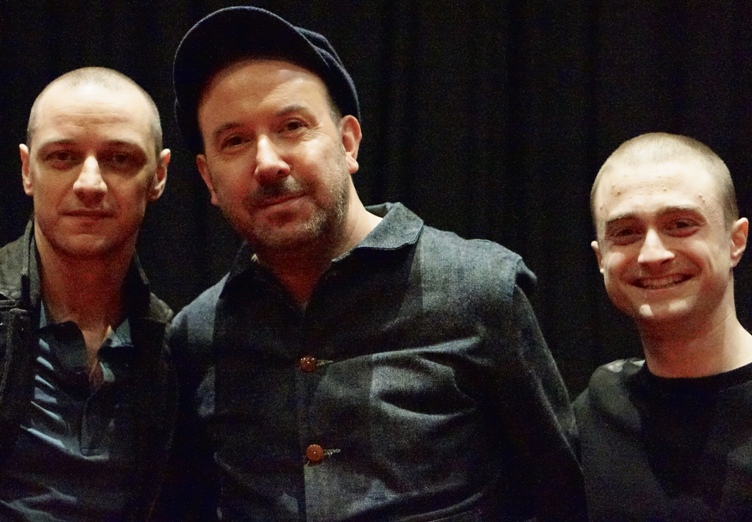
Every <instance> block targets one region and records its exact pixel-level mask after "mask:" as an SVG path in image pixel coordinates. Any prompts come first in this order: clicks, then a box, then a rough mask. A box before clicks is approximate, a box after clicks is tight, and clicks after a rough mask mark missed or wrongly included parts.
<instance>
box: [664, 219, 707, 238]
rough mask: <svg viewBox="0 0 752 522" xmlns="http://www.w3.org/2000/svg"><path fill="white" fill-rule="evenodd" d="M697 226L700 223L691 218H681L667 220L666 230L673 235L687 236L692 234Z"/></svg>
mask: <svg viewBox="0 0 752 522" xmlns="http://www.w3.org/2000/svg"><path fill="white" fill-rule="evenodd" d="M699 226H700V224H699V223H698V222H696V221H694V220H692V219H688V218H681V219H674V220H671V221H669V222H668V224H667V225H666V230H667V231H668V232H669V233H670V234H671V235H674V236H688V235H690V234H693V233H694V232H695V231H696V230H697V229H698V228H699Z"/></svg>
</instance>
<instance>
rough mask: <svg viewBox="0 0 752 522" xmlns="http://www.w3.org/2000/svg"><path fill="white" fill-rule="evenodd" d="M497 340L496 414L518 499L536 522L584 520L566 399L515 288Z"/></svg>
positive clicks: (535, 324)
mask: <svg viewBox="0 0 752 522" xmlns="http://www.w3.org/2000/svg"><path fill="white" fill-rule="evenodd" d="M504 315H505V316H506V317H505V318H503V319H502V325H503V326H502V327H501V329H500V331H499V332H498V338H496V339H491V342H492V343H498V344H499V345H500V346H498V348H499V353H502V354H504V356H503V360H502V363H501V364H499V367H498V369H497V372H498V373H497V375H498V380H497V383H496V385H497V389H496V393H497V394H498V409H499V412H500V416H501V421H502V424H503V428H504V433H505V434H506V435H507V436H508V437H509V443H510V444H511V446H512V449H513V451H512V455H513V458H514V459H516V460H517V462H515V469H516V470H517V472H518V473H517V475H518V476H517V477H515V478H517V479H518V480H513V481H511V483H512V485H513V486H516V487H520V488H524V490H523V491H525V492H530V494H528V495H526V494H524V493H523V491H520V497H519V498H526V497H527V498H528V501H529V503H530V508H531V509H530V511H531V512H533V513H535V514H536V516H537V520H539V521H544V520H547V521H570V520H571V521H575V520H586V519H587V516H586V509H585V493H584V485H583V477H582V470H581V468H580V465H579V463H578V460H577V458H576V454H575V449H574V444H575V438H576V426H575V421H574V415H573V412H572V408H571V404H570V401H569V395H568V392H567V389H566V387H565V385H564V382H563V380H562V378H561V375H560V374H559V371H558V369H557V367H556V363H555V362H554V359H553V357H552V355H551V352H550V351H549V349H548V346H547V345H546V342H545V340H544V339H543V335H542V333H541V331H540V328H539V326H538V322H537V320H536V318H535V314H534V313H533V310H532V307H531V306H530V303H529V301H528V299H527V297H526V295H525V293H524V292H523V291H522V289H521V288H520V287H519V286H515V287H514V290H513V293H512V296H511V303H510V306H509V308H508V310H506V313H505V314H504Z"/></svg>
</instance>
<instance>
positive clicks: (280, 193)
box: [248, 176, 305, 206]
mask: <svg viewBox="0 0 752 522" xmlns="http://www.w3.org/2000/svg"><path fill="white" fill-rule="evenodd" d="M302 192H305V187H304V186H303V184H302V183H300V182H299V181H297V180H296V179H294V178H292V177H290V176H288V177H286V178H284V179H282V180H280V181H279V182H277V183H269V184H265V185H261V186H259V187H258V188H257V189H256V190H254V191H253V192H252V193H251V194H250V195H249V196H248V202H249V203H250V204H251V205H253V206H263V205H264V204H265V203H267V202H269V201H272V200H276V199H280V198H285V197H288V196H295V195H299V194H301V193H302Z"/></svg>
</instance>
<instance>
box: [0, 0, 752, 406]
mask: <svg viewBox="0 0 752 522" xmlns="http://www.w3.org/2000/svg"><path fill="white" fill-rule="evenodd" d="M227 5H232V3H231V2H227V1H208V0H207V1H198V0H192V1H190V0H184V1H177V0H173V1H169V2H162V1H158V0H157V1H154V0H152V1H143V0H131V1H117V0H108V1H104V0H103V1H101V2H94V1H84V0H66V1H65V2H60V1H47V2H44V1H37V2H33V1H32V2H29V1H20V0H18V1H12V0H11V1H9V0H0V75H1V76H0V88H1V90H0V93H1V94H0V161H1V162H2V163H1V164H0V168H1V169H2V176H3V181H2V184H1V185H0V187H1V189H0V242H2V243H5V242H7V241H9V240H11V239H13V238H15V237H17V236H18V235H20V234H21V232H22V230H23V227H24V225H25V222H26V220H27V217H28V215H29V212H30V209H31V206H30V202H29V201H28V198H26V196H25V195H24V194H23V191H22V189H21V181H20V162H19V160H18V144H19V143H21V142H23V141H25V128H26V121H27V118H28V111H29V109H30V107H31V104H32V102H33V101H34V98H35V97H36V95H37V94H38V93H39V91H40V90H41V89H42V88H43V87H44V86H45V85H46V84H47V83H48V82H49V81H51V80H52V79H53V78H55V77H56V76H58V75H60V74H62V73H63V72H66V71H68V70H71V69H74V68H77V67H81V66H86V65H101V66H107V67H112V68H114V69H118V70H120V71H122V72H123V73H125V74H127V75H129V76H131V77H132V78H133V79H135V80H136V81H137V82H139V83H140V84H141V85H142V86H143V87H144V88H145V89H146V90H147V91H149V92H150V93H151V94H152V96H153V97H154V99H155V101H156V102H157V105H158V106H159V108H160V110H161V113H162V118H163V126H164V129H165V145H166V146H167V147H169V148H171V149H172V151H173V160H172V163H171V166H170V170H169V178H168V185H167V190H166V193H165V195H164V196H163V197H162V199H161V200H160V201H158V202H157V203H155V204H154V205H152V207H151V208H150V210H149V212H148V214H147V219H146V223H145V225H144V228H143V231H142V234H141V237H140V241H139V251H140V255H141V258H142V261H143V263H144V266H145V268H146V270H147V272H148V274H149V277H150V279H151V281H152V286H153V288H154V290H155V291H156V292H157V293H158V294H159V295H160V296H161V297H163V298H164V299H165V300H166V301H167V302H168V303H170V304H171V305H172V306H173V307H174V308H175V309H176V310H178V309H180V308H181V307H182V306H184V305H185V304H187V303H188V302H189V301H190V300H191V299H193V298H194V297H195V296H196V295H198V293H199V292H200V291H201V290H203V289H204V288H206V287H208V286H209V285H210V284H212V283H213V282H215V281H216V280H217V279H218V278H219V277H220V276H221V275H222V274H223V273H224V271H225V270H226V269H227V268H228V266H229V264H230V262H231V261H232V258H233V256H234V253H235V250H236V247H237V245H238V239H237V237H236V236H235V234H234V233H233V232H232V231H231V229H230V228H229V226H228V225H226V224H225V222H224V220H223V218H222V217H221V215H220V214H219V212H218V211H217V210H216V209H214V208H213V207H212V206H211V205H210V203H209V198H208V195H207V192H206V189H205V188H204V186H203V183H202V182H201V180H200V177H199V176H198V173H197V171H196V169H195V166H194V162H193V158H192V157H191V156H190V154H189V153H188V151H187V150H186V148H185V147H184V145H183V143H182V142H181V140H180V137H179V135H178V133H177V129H176V126H175V124H174V120H173V118H174V117H173V112H172V87H171V75H170V72H171V63H172V56H173V53H174V51H175V48H176V46H177V44H178V42H179V40H180V38H181V37H182V35H183V34H184V33H185V32H186V31H187V30H188V28H189V27H191V25H192V24H193V23H195V22H196V21H197V20H199V19H200V18H201V17H202V16H204V15H206V14H208V13H209V12H211V11H213V10H215V9H217V8H220V7H225V6H227ZM255 5H258V6H260V7H266V8H268V9H271V10H273V11H276V12H277V13H278V14H280V15H282V16H284V17H286V18H288V19H289V20H290V21H292V22H293V23H297V24H298V25H302V26H304V27H308V28H311V29H315V30H318V31H321V32H323V33H324V34H326V35H327V36H328V37H329V39H330V40H331V41H332V42H333V43H334V45H335V47H336V48H337V50H338V52H339V54H340V56H341V57H342V59H343V60H344V62H345V64H347V66H348V68H349V70H350V72H351V74H352V76H353V77H354V79H355V81H356V84H357V85H358V88H359V92H360V98H361V103H362V106H363V111H362V112H363V114H362V121H361V124H362V127H363V131H364V141H363V144H362V148H361V154H360V158H359V159H360V164H361V169H360V172H358V173H357V174H356V177H355V183H356V186H357V187H358V189H359V192H360V194H361V197H362V198H363V200H364V201H365V202H366V203H367V204H370V203H379V202H382V201H402V202H403V203H405V204H406V205H407V206H408V207H410V208H411V209H412V210H414V211H416V212H417V213H418V214H419V215H421V216H422V217H423V219H424V220H425V221H426V222H427V223H428V224H429V225H433V226H436V227H439V228H444V229H448V230H452V231H455V232H457V233H458V234H460V235H462V236H464V237H478V238H487V239H491V240H494V241H498V242H500V243H502V244H504V245H506V246H508V247H509V248H511V249H513V250H515V251H517V252H519V253H520V254H522V255H523V257H524V258H525V260H526V262H527V263H528V265H529V266H530V267H531V268H532V269H533V270H534V271H535V272H536V274H537V275H538V278H539V285H538V288H537V291H536V293H535V294H534V295H533V296H532V300H533V304H534V306H535V309H536V312H537V314H538V317H539V320H540V323H541V326H542V329H543V332H544V334H545V336H546V339H547V340H548V342H549V345H550V346H551V349H552V351H553V353H554V356H555V357H556V359H557V361H558V363H559V366H560V369H561V371H562V374H563V376H564V378H565V380H566V382H567V384H568V386H569V388H570V391H571V392H572V394H573V395H574V394H577V393H579V392H580V391H581V390H582V389H583V388H584V387H585V385H586V383H587V379H588V377H589V375H590V373H591V372H592V371H593V369H594V368H595V367H596V366H597V365H599V364H601V363H604V362H607V361H609V360H612V359H614V358H617V357H625V356H631V355H635V354H638V353H639V343H638V342H637V338H636V333H635V331H634V329H633V327H632V325H631V323H630V322H629V321H628V320H626V319H624V318H623V317H621V316H620V315H619V314H618V313H617V312H615V311H614V310H613V309H612V308H611V305H610V303H609V302H608V299H607V297H606V295H605V292H604V291H603V285H602V281H601V278H600V274H599V273H598V270H597V267H596V262H595V257H594V255H593V254H592V251H591V250H590V246H589V243H590V241H591V239H592V237H593V232H592V226H591V223H590V216H589V210H588V195H589V190H590V185H591V182H592V180H593V178H594V176H595V174H596V172H597V170H598V168H599V166H600V165H601V163H602V162H603V161H604V160H605V159H606V157H607V156H608V155H609V154H610V153H611V152H612V151H613V149H615V148H616V147H617V146H618V145H619V144H620V143H621V142H622V141H624V140H626V139H628V138H631V137H633V136H635V135H637V134H640V133H643V132H648V131H668V132H676V133H682V134H687V135H690V136H693V137H695V138H697V139H699V140H701V141H703V142H705V143H706V144H708V145H709V146H710V147H711V148H713V149H714V150H715V151H716V152H718V154H719V155H720V156H721V157H722V158H723V159H724V160H725V161H726V162H727V164H728V165H729V167H730V169H731V172H732V175H733V176H734V178H735V181H736V186H737V192H738V196H739V202H740V208H741V211H742V213H743V214H745V215H748V214H749V211H750V196H751V195H752V186H751V185H752V184H751V182H750V178H749V172H748V170H749V166H750V165H752V157H751V155H752V153H751V152H750V139H752V121H751V116H752V109H750V102H752V81H750V80H752V77H751V76H752V72H750V69H751V67H750V64H749V62H750V58H751V57H752V3H749V2H747V1H739V2H734V1H730V0H715V1H713V2H706V1H683V2H680V1H665V2H655V1H653V0H644V1H633V2H622V1H617V0H603V1H595V0H571V1H561V0H540V1H529V2H528V1H524V2H523V1H505V0H463V1H459V0H457V1H452V0H443V1H442V0H402V1H399V0H363V1H357V2H356V1H343V0H318V1H317V0H312V1H310V2H301V1H296V0H289V1H285V0H277V1H261V0H260V1H258V2H257V3H256V4H255ZM750 254H752V252H751V253H750ZM750 254H748V256H747V257H749V256H750ZM749 272H750V265H749V259H747V260H746V261H743V262H742V264H741V265H740V266H739V268H738V269H737V271H736V284H737V307H738V308H739V312H740V316H741V318H742V322H744V323H745V324H748V322H749V319H748V316H749V313H748V309H749V306H750V304H749V301H750V298H749V294H750V285H751V284H752V283H751V281H750V276H749Z"/></svg>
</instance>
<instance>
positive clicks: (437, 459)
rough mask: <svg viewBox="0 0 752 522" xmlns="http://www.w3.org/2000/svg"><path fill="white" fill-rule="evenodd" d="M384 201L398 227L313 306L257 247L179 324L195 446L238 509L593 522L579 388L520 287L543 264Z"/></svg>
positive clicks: (353, 255)
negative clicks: (562, 368)
mask: <svg viewBox="0 0 752 522" xmlns="http://www.w3.org/2000/svg"><path fill="white" fill-rule="evenodd" d="M369 210H371V211H372V212H373V213H375V214H377V215H381V216H384V219H383V221H382V222H381V223H380V224H379V225H378V226H377V227H376V229H374V230H373V231H372V232H371V234H369V235H368V237H366V238H365V239H364V240H363V241H362V242H361V243H360V244H359V245H358V246H357V247H356V248H354V249H353V250H352V251H350V252H347V253H346V254H344V255H342V256H341V257H340V258H338V259H335V260H334V261H333V262H332V264H331V266H330V268H329V269H328V270H327V271H326V273H325V274H324V275H323V276H322V277H321V279H320V281H319V282H318V284H317V286H316V288H315V289H314V292H313V294H312V296H311V299H310V301H309V302H308V304H307V306H306V307H305V309H301V308H300V307H299V306H298V305H297V304H296V303H295V302H294V300H293V299H291V297H290V296H289V295H288V293H287V292H286V291H285V290H284V288H283V287H282V286H281V285H280V284H279V283H278V281H277V280H276V279H275V278H274V277H273V276H272V275H271V274H270V273H269V272H268V271H266V270H265V269H264V268H263V267H261V266H260V265H259V264H258V263H255V262H254V261H253V260H252V255H253V252H251V251H250V249H249V248H248V247H247V246H244V247H243V248H242V249H241V251H240V253H239V255H238V257H237V259H236V261H235V263H234V265H233V267H232V269H231V270H230V273H229V274H228V275H227V276H226V277H225V278H224V279H223V280H222V281H220V282H219V283H218V284H217V285H216V286H214V287H213V288H211V289H209V290H208V291H206V292H205V293H204V294H202V295H201V296H200V297H199V298H198V299H197V300H196V301H195V302H193V303H192V304H191V305H189V306H188V307H187V308H186V309H184V310H183V311H182V312H181V313H180V314H178V316H177V317H176V318H175V321H174V323H173V329H172V334H171V339H170V343H171V345H172V347H173V349H174V351H175V357H176V360H177V364H178V366H179V370H180V371H181V373H182V377H183V381H182V382H183V384H184V390H183V392H184V394H183V398H184V401H185V402H184V404H185V405H186V406H188V407H189V409H190V411H189V412H188V413H186V415H187V417H186V419H185V420H184V422H185V423H186V424H184V425H183V426H181V427H179V428H178V429H179V430H181V433H182V434H184V435H185V434H189V435H190V436H195V437H194V441H193V447H194V448H195V447H198V448H199V449H201V450H203V451H204V452H205V453H208V454H209V458H208V459H203V458H202V457H201V456H200V454H201V452H193V451H191V452H183V453H182V454H181V455H183V456H184V457H185V458H187V459H191V458H194V457H195V458H196V461H197V462H209V461H213V462H214V463H216V466H215V467H214V470H215V471H216V473H217V475H218V483H219V485H220V488H221V493H220V494H219V498H218V500H217V502H218V508H219V512H220V514H221V518H223V519H226V520H275V521H298V520H306V521H322V522H323V521H326V522H335V521H343V520H349V521H354V520H364V521H365V520H367V521H372V520H405V521H406V520H438V519H441V520H447V521H449V520H452V521H454V520H457V521H459V520H463V521H465V520H467V521H470V520H472V521H479V520H486V521H494V522H499V521H504V520H523V519H526V518H529V517H532V516H534V515H536V514H537V515H538V517H539V520H557V521H562V520H581V519H582V517H583V516H584V512H583V509H584V508H583V506H584V494H583V490H582V477H581V474H580V470H579V466H578V464H577V462H576V460H575V457H574V453H573V451H572V448H571V446H570V437H571V436H572V435H573V430H574V421H573V417H572V413H571V410H570V406H569V401H568V396H567V392H566V390H565V388H564V385H563V383H562V380H561V378H560V376H559V373H558V371H557V369H556V366H555V364H554V361H553V359H552V357H551V354H550V352H549V350H548V348H547V347H546V344H545V342H544V340H543V338H542V336H541V334H540V331H539V328H538V325H537V322H536V319H535V316H534V314H533V312H532V310H531V308H530V305H529V303H528V301H527V298H526V297H525V294H524V292H523V290H522V288H521V285H531V284H532V282H533V275H532V273H531V272H530V271H529V270H528V269H527V268H526V267H525V266H524V264H523V262H522V260H521V259H520V257H519V256H518V255H516V254H514V253H513V252H511V251H509V250H507V249H505V248H504V247H502V246H500V245H497V244H494V243H492V242H489V241H480V240H476V241H467V240H464V239H461V238H459V237H457V236H456V235H454V234H451V233H448V232H442V231H438V230H435V229H432V228H430V227H425V226H424V225H423V222H422V221H421V220H420V219H419V218H418V217H417V216H415V215H414V214H413V213H411V212H410V211H409V210H407V209H406V208H405V207H403V206H401V205H399V204H395V205H384V206H381V207H378V208H371V209H369ZM197 428H202V429H203V433H202V432H201V431H200V430H198V429H197ZM204 434H205V435H206V437H207V439H206V440H207V441H208V442H207V443H206V444H203V445H202V444H200V443H197V442H196V440H199V439H198V438H199V437H201V436H203V435H204ZM195 467H196V468H198V469H197V473H196V475H195V478H196V479H197V480H200V479H202V478H206V477H208V476H210V474H209V473H210V471H211V468H210V467H209V466H204V465H196V466H195ZM209 487H210V485H209ZM209 487H207V488H201V487H195V488H194V489H193V491H194V492H196V491H206V490H208V489H209ZM445 517H446V518H445Z"/></svg>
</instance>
